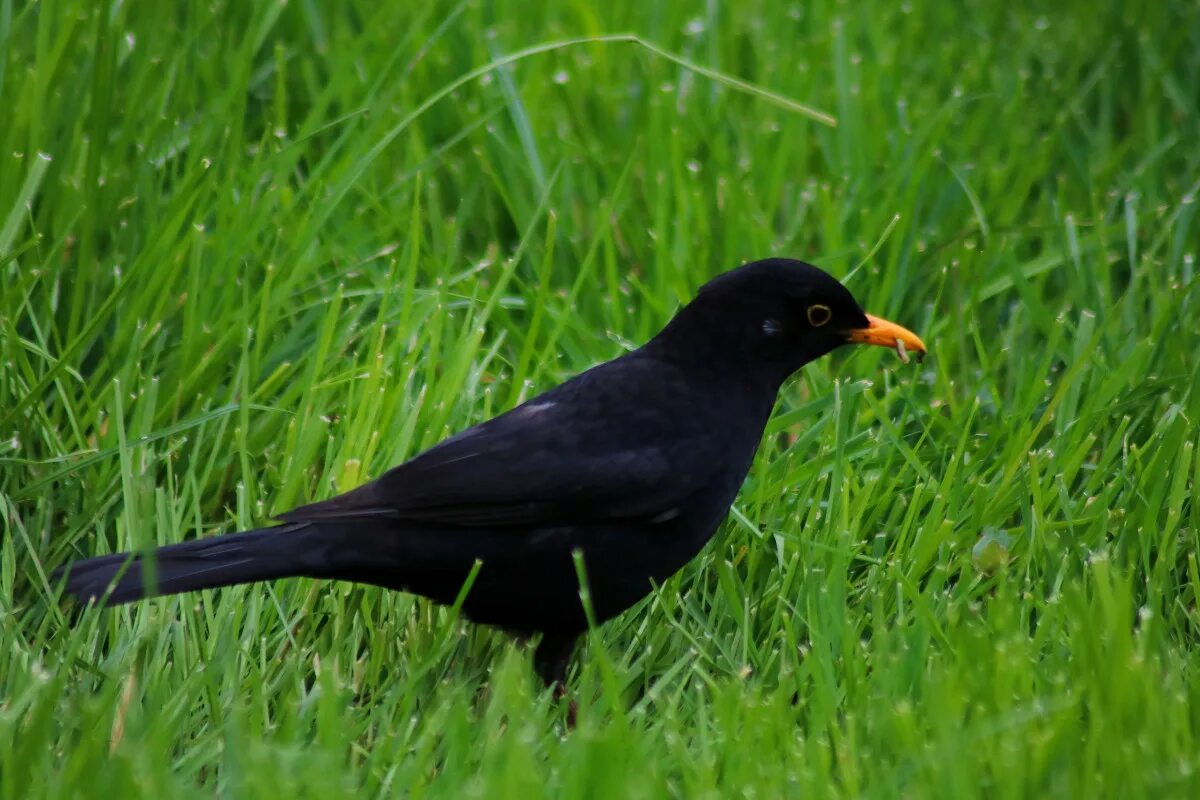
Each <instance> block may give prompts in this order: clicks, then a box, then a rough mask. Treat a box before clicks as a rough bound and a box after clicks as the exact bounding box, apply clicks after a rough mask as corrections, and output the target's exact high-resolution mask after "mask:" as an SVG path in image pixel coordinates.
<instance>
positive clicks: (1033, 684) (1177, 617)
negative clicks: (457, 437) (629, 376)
mask: <svg viewBox="0 0 1200 800" xmlns="http://www.w3.org/2000/svg"><path fill="white" fill-rule="evenodd" d="M1051 6H1052V9H1051V8H1050V7H1043V6H1042V4H1026V3H1021V2H1011V1H1009V0H975V1H974V2H969V3H962V4H958V3H938V2H932V1H930V2H926V1H925V0H911V1H910V2H904V3H895V2H890V0H889V1H885V0H865V1H864V2H860V3H847V2H803V3H802V2H795V3H786V2H772V3H745V4H733V3H729V4H720V3H717V2H708V3H698V2H697V3H677V4H669V5H668V4H657V3H648V2H630V1H629V0H609V2H606V3H603V4H598V5H597V4H592V3H586V2H579V1H576V2H567V3H562V4H553V6H552V7H550V8H543V7H541V6H539V5H534V4H530V3H528V2H516V1H515V0H495V1H494V2H482V1H479V2H460V3H457V4H450V3H422V4H417V3H403V2H388V3H377V2H348V3H339V4H323V3H312V2H291V3H286V4H284V3H277V2H267V3H257V4H254V3H235V2H229V1H227V0H215V1H214V2H204V3H201V2H179V3H153V4H147V3H136V4H135V3H109V4H101V5H98V4H94V3H90V2H83V0H57V1H56V2H49V0H44V1H43V2H40V3H16V4H13V3H11V2H4V1H0V43H2V45H0V47H2V50H3V58H2V60H0V108H3V109H4V111H3V112H2V116H3V123H2V124H0V364H2V365H3V366H2V368H0V517H2V518H3V520H4V523H3V538H2V539H0V797H4V798H31V797H67V796H76V797H84V796H104V797H118V796H119V797H139V796H144V797H212V796H214V794H217V793H220V794H221V796H228V797H272V796H281V797H284V796H286V797H302V796H313V797H326V798H328V797H341V796H350V795H353V796H359V797H377V796H396V795H400V794H411V795H413V796H431V797H464V796H482V797H489V798H496V797H530V796H539V795H542V796H548V797H573V796H594V797H639V796H641V797H658V796H675V797H688V798H693V797H725V796H731V795H746V796H751V795H753V796H758V797H783V796H793V797H794V796H806V797H807V796H837V797H862V796H905V797H962V796H971V795H984V796H990V797H1017V796H1047V795H1052V796H1069V797H1085V796H1109V797H1113V796H1121V797H1133V796H1139V795H1147V794H1149V795H1153V796H1155V797H1163V796H1171V795H1174V796H1181V797H1184V796H1196V792H1197V791H1198V790H1200V777H1198V776H1197V770H1200V741H1198V740H1200V704H1198V702H1197V701H1198V700H1200V680H1198V679H1197V670H1198V668H1200V658H1198V657H1197V655H1196V653H1195V651H1194V645H1195V643H1196V641H1197V634H1198V633H1200V609H1198V607H1197V600H1198V598H1200V565H1198V563H1197V551H1198V549H1200V548H1198V545H1200V541H1198V538H1200V504H1197V503H1196V501H1195V494H1196V491H1197V490H1196V482H1197V477H1198V476H1200V457H1198V456H1197V452H1196V444H1197V440H1198V439H1200V429H1198V427H1197V423H1198V422H1200V386H1198V382H1200V377H1198V375H1200V371H1198V369H1197V362H1196V353H1197V350H1198V347H1197V345H1198V344H1200V323H1198V322H1197V319H1198V312H1200V288H1198V286H1200V284H1198V282H1197V279H1196V261H1195V260H1196V252H1197V249H1198V247H1200V221H1198V220H1197V215H1196V209H1197V203H1196V202H1195V199H1196V193H1197V191H1198V189H1200V149H1198V148H1197V146H1196V142H1197V141H1198V140H1200V139H1198V137H1200V100H1198V98H1200V10H1198V7H1197V6H1196V5H1195V4H1193V3H1186V2H1172V1H1170V0H1168V1H1167V2H1159V3H1149V4H1140V5H1138V4H1132V3H1125V2H1115V1H1114V2H1100V3H1094V2H1082V1H1080V2H1065V3H1057V4H1051ZM626 32H633V33H636V34H637V35H638V36H640V37H642V39H643V40H644V41H641V42H639V41H635V40H633V39H632V38H630V37H624V38H605V37H606V35H608V34H615V33H626ZM539 46H540V47H539ZM824 115H829V116H831V117H832V118H834V119H835V120H836V127H833V126H831V125H830V124H829V123H830V122H832V121H834V120H831V119H829V118H828V117H826V116H824ZM769 255H784V256H791V257H798V258H804V259H806V260H809V261H812V262H814V263H816V264H819V265H821V266H823V267H825V268H826V269H827V270H829V271H831V272H832V273H834V274H835V275H837V276H839V277H841V278H842V279H844V280H845V282H846V283H847V285H848V286H849V287H850V288H851V290H852V291H853V292H854V293H855V294H856V295H857V296H858V297H859V299H860V300H861V301H862V303H863V304H864V305H865V306H866V307H867V308H868V309H869V310H871V311H873V312H874V313H877V314H880V315H883V316H886V317H888V318H890V319H895V320H897V321H899V322H901V323H902V324H904V325H906V326H908V327H910V328H912V329H914V330H916V331H917V332H919V333H920V334H921V335H922V336H923V338H924V339H925V341H926V342H927V343H928V344H929V345H930V347H931V351H932V353H931V357H930V358H929V359H928V360H927V361H926V362H925V363H924V364H923V365H920V366H917V365H908V366H905V365H903V364H901V363H900V362H899V361H898V359H896V357H895V354H893V353H889V352H887V351H884V350H882V349H875V348H872V349H871V350H870V351H869V352H868V351H866V350H862V349H860V350H857V351H853V352H850V351H847V352H844V353H839V354H838V355H836V356H835V357H833V358H831V359H826V360H824V361H822V362H820V363H817V364H814V365H812V366H810V367H808V368H807V369H805V370H804V371H803V373H802V374H800V375H799V376H797V377H796V378H795V379H794V380H793V381H792V382H790V383H789V384H788V386H787V387H786V388H785V391H784V392H783V393H782V395H781V397H780V400H779V407H778V408H777V410H776V413H775V416H774V418H773V421H772V423H771V426H770V428H769V431H768V435H767V437H766V438H765V440H764V442H763V446H762V448H761V449H760V452H759V454H758V457H757V459H756V461H755V464H754V467H753V469H752V471H751V474H750V477H749V478H748V480H747V482H746V485H745V487H744V489H743V491H742V493H741V495H740V497H739V499H738V501H737V503H736V505H735V507H734V509H733V512H732V513H731V515H730V519H729V521H728V523H727V524H726V525H725V526H724V527H723V528H722V530H721V532H720V533H719V534H718V536H717V538H716V540H715V541H714V542H713V543H712V544H711V545H710V546H709V547H708V548H707V549H706V550H705V551H704V552H703V553H702V555H700V556H699V557H698V558H697V559H696V560H695V561H694V562H693V563H692V564H691V565H689V566H688V567H687V568H686V569H684V570H683V572H682V573H681V574H680V575H678V576H677V577H675V578H673V579H671V580H670V581H668V582H667V583H666V584H665V585H663V586H661V587H660V588H659V589H658V590H657V591H656V592H655V593H654V594H653V595H652V596H651V597H650V598H649V599H648V600H647V601H646V602H645V603H643V604H642V605H640V606H638V607H636V608H635V609H633V610H631V611H630V612H628V613H626V614H624V615H623V616H621V617H620V618H619V619H617V620H615V621H613V622H612V623H610V624H608V625H606V626H604V627H602V628H601V629H599V630H597V631H595V632H594V633H592V634H590V635H589V637H588V638H587V641H586V642H585V643H584V646H583V647H581V650H580V653H579V656H578V658H577V660H576V664H577V668H576V670H575V672H574V673H573V678H572V683H571V689H572V691H573V693H574V696H575V697H576V698H577V700H578V705H579V724H578V727H577V729H576V730H574V731H573V732H570V733H568V732H565V731H564V720H565V709H564V706H563V704H561V703H556V702H555V701H554V700H553V698H551V697H550V695H549V693H548V692H546V691H543V690H542V689H541V688H540V687H539V686H538V685H537V684H536V682H535V681H534V680H533V678H532V676H531V674H530V668H529V667H530V654H529V651H528V649H527V647H525V646H523V645H521V644H520V643H514V642H513V641H512V640H511V639H509V638H508V637H506V636H505V635H503V634H501V633H497V632H493V631H488V630H483V629H477V628H472V627H470V626H468V625H467V624H466V623H463V622H462V621H461V620H459V619H457V618H456V617H455V615H454V614H453V613H452V612H450V611H447V610H444V609H438V608H434V607H432V606H430V605H428V604H425V603H424V602H421V601H416V600H414V599H413V598H411V597H407V596H403V595H398V594H389V593H387V592H384V591H381V590H377V589H368V588H359V587H352V586H348V585H328V584H319V583H317V582H314V581H309V580H300V579H297V580H289V581H283V582H280V583H278V584H274V585H270V586H267V585H257V586H251V587H239V588H236V589H229V590H222V591H216V592H206V593H203V594H200V595H194V596H188V597H183V598H172V599H163V600H156V601H153V602H148V603H144V604H141V605H137V606H133V607H127V608H122V609H119V610H116V611H113V612H103V613H102V612H95V611H91V612H86V613H81V612H80V611H79V610H78V609H76V608H75V607H73V606H71V605H70V604H68V603H65V602H63V601H61V600H60V598H58V597H57V593H56V588H55V587H54V586H53V585H51V583H50V581H49V572H50V570H52V569H53V568H54V567H56V566H58V565H59V564H61V563H63V562H64V561H65V560H67V559H69V558H72V557H77V556H79V555H92V554H98V553H104V552H110V551H112V550H113V549H115V548H128V547H141V546H145V545H149V544H152V543H156V542H158V543H166V542H174V541H179V540H181V539H184V538H187V537H192V536H196V535H199V534H201V533H204V534H209V533H214V532H217V531H220V530H233V529H236V528H239V527H246V526H252V525H255V524H258V523H261V522H263V521H264V520H266V519H267V518H268V517H269V516H270V515H271V514H272V513H277V512H280V511H283V510H286V509H287V508H289V507H291V506H293V505H296V504H298V503H301V502H304V501H308V500H314V499H319V498H322V497H325V496H328V495H329V494H331V493H333V492H334V491H337V490H341V489H346V488H349V487H351V486H354V485H357V484H358V483H360V482H362V481H363V480H365V479H366V478H367V477H369V476H371V475H375V474H378V473H379V472H380V471H382V470H383V469H385V468H386V467H387V466H388V465H390V464H394V463H396V462H398V461H400V460H402V459H404V458H406V457H408V456H410V455H412V454H413V453H415V452H417V451H418V450H419V449H421V448H423V447H425V446H428V445H430V444H432V443H434V442H436V441H437V440H439V439H441V438H443V437H445V436H446V435H448V434H449V433H451V432H453V431H456V430H460V429H462V428H463V427H466V426H467V425H469V424H471V423H473V422H475V421H478V420H480V419H483V418H485V417H487V416H489V415H492V414H494V413H496V412H497V411H500V410H502V409H505V408H509V407H511V406H512V405H513V404H514V403H516V402H517V401H518V400H519V399H521V398H523V397H527V396H529V395H530V393H532V392H536V391H538V390H541V389H544V388H547V387H549V386H551V385H553V384H555V383H557V382H558V381H560V380H562V379H563V378H564V377H565V376H568V375H571V374H573V373H575V372H578V371H579V370H581V369H583V368H585V367H587V366H589V365H591V364H593V363H596V362H598V361H601V360H604V359H607V358H611V357H612V356H614V355H616V354H618V353H620V352H621V351H622V350H623V349H625V348H628V347H632V346H635V345H636V344H637V343H640V342H641V341H643V340H645V339H646V338H647V337H648V336H649V335H651V334H652V333H653V332H654V331H655V330H657V328H658V327H659V326H660V325H662V324H663V322H664V321H665V320H666V319H668V318H669V316H670V315H671V313H672V312H673V311H674V310H675V309H676V308H677V307H678V306H679V304H680V303H681V302H683V301H685V300H686V299H687V298H688V297H689V296H690V295H691V293H692V292H693V291H694V290H695V288H696V287H697V286H698V285H699V284H700V283H702V282H703V281H704V280H705V279H707V278H708V277H711V276H712V275H713V274H715V273H717V272H719V271H721V270H723V269H727V268H729V267H732V266H735V265H737V264H738V263H741V262H743V261H747V260H752V259H755V258H761V257H765V256H769ZM681 413H686V410H683V411H681Z"/></svg>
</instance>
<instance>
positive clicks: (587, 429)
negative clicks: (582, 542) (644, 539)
mask: <svg viewBox="0 0 1200 800" xmlns="http://www.w3.org/2000/svg"><path fill="white" fill-rule="evenodd" d="M615 363H616V362H610V365H612V364H615ZM610 365H605V366H610ZM631 371H633V372H634V373H635V374H633V375H629V374H628V373H629V372H631ZM639 371H640V370H638V369H637V368H636V365H635V366H630V365H624V366H623V367H622V368H620V369H609V370H603V369H600V368H597V369H596V370H592V371H591V372H590V373H584V374H583V375H581V376H579V377H578V378H576V379H574V380H573V381H571V382H568V383H567V384H563V385H562V386H560V387H558V388H557V389H554V390H551V391H550V392H547V393H546V394H544V395H541V396H540V397H537V398H534V399H533V400H530V401H528V402H526V403H525V404H523V405H521V406H518V407H517V408H514V409H513V410H512V411H509V412H507V413H505V414H502V415H500V416H498V417H495V418H494V419H491V420H489V421H487V422H485V423H483V424H481V425H477V426H476V427H474V428H470V429H468V430H466V431H464V432H463V433H460V434H458V435H457V436H454V437H452V438H450V439H447V440H446V441H444V442H442V443H441V444H439V445H437V446H435V447H433V448H431V449H429V450H427V451H425V452H424V453H421V454H420V455H418V456H416V457H415V458H413V459H412V460H411V461H408V462H405V463H404V464H401V465H400V466H398V467H395V468H393V469H391V470H390V471H388V472H386V473H384V474H383V475H382V476H380V477H379V478H378V479H376V480H374V481H372V482H370V483H367V484H365V485H363V486H361V487H359V488H357V489H354V490H352V491H350V492H347V493H345V494H342V495H339V496H337V497H333V498H330V499H329V500H325V501H323V502H320V503H314V504H312V505H308V506H303V507H301V508H298V509H295V510H293V511H290V512H288V513H286V514H283V515H282V516H281V517H280V518H281V519H283V520H286V521H289V522H298V521H313V520H320V519H345V518H350V517H393V518H398V519H404V520H412V521H424V522H431V523H443V524H449V525H466V526H500V527H503V526H516V525H531V524H538V525H556V524H571V523H580V522H588V521H601V520H606V519H635V518H645V519H652V518H654V517H656V516H659V515H663V514H671V512H672V511H673V510H675V509H677V508H678V504H679V503H682V502H684V501H685V500H686V498H687V497H688V496H689V495H691V494H692V493H693V492H695V491H696V490H697V489H698V488H700V487H703V486H704V485H705V484H706V483H707V482H708V480H709V478H710V477H711V475H712V473H714V472H715V471H716V464H717V462H718V460H719V458H714V457H713V456H714V454H713V453H710V452H709V451H710V450H715V449H717V448H716V447H715V445H714V442H713V435H712V431H711V430H708V429H706V428H705V427H704V426H703V425H702V424H700V423H699V422H698V421H697V420H696V419H695V418H694V417H691V416H688V415H686V414H681V413H679V409H678V408H672V407H671V406H670V403H669V402H666V403H664V401H669V400H670V399H672V398H671V397H670V395H671V394H672V393H671V392H670V390H669V388H664V386H663V384H662V382H661V380H660V381H659V382H657V383H655V384H647V383H646V382H645V381H644V380H637V379H636V378H638V377H639V376H638V375H637V374H636V373H637V372H639ZM623 377H625V378H629V380H621V378H623ZM659 377H660V378H661V376H659Z"/></svg>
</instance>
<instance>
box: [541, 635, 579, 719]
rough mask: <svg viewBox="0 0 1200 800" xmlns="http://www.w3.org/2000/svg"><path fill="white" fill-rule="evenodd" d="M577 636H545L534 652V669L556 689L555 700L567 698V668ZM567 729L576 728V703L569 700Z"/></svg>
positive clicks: (548, 684)
mask: <svg viewBox="0 0 1200 800" xmlns="http://www.w3.org/2000/svg"><path fill="white" fill-rule="evenodd" d="M576 638H577V637H575V636H556V635H554V634H550V633H547V634H544V635H543V636H542V640H541V641H540V642H538V646H537V649H536V650H534V652H533V668H534V670H535V671H536V672H537V674H538V677H539V678H541V679H542V681H544V682H545V684H546V685H547V686H553V687H554V699H555V700H562V699H563V698H565V697H567V667H568V666H570V664H571V652H572V651H573V650H574V649H575V639H576ZM567 727H568V728H574V727H575V701H574V700H570V699H568V700H567Z"/></svg>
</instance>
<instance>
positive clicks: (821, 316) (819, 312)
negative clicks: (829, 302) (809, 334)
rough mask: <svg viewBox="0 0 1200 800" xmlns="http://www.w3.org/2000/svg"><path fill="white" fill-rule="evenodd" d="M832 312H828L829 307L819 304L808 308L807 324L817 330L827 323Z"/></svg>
mask: <svg viewBox="0 0 1200 800" xmlns="http://www.w3.org/2000/svg"><path fill="white" fill-rule="evenodd" d="M832 316H833V312H832V311H830V310H829V306H823V305H821V304H820V303H817V304H816V305H811V306H809V307H808V324H809V325H812V326H813V327H814V328H819V327H821V326H822V325H824V324H825V323H826V322H829V319H830V317H832Z"/></svg>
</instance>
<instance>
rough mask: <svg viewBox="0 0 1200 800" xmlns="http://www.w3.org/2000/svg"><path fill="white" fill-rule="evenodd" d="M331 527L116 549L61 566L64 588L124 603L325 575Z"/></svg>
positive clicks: (273, 529) (82, 597) (292, 527)
mask: <svg viewBox="0 0 1200 800" xmlns="http://www.w3.org/2000/svg"><path fill="white" fill-rule="evenodd" d="M331 533H332V532H330V531H325V530H321V529H318V528H316V527H314V526H311V525H307V524H291V525H279V526H275V527H271V528H260V529H258V530H252V531H244V532H242V533H233V534H229V535H226V536H211V537H205V538H202V539H193V540H191V541H187V542H180V543H179V544H172V545H167V546H166V547H160V548H158V549H157V550H154V551H152V552H150V553H146V554H137V553H117V554H115V555H109V556H100V557H99V558H89V559H86V560H84V561H76V562H74V563H72V564H67V565H65V566H63V567H59V568H58V569H57V570H56V571H55V573H54V578H55V579H56V580H58V579H61V578H62V577H63V576H64V575H65V576H66V591H67V592H68V593H70V594H72V595H74V596H75V597H76V598H77V599H79V600H81V601H88V600H95V601H96V602H103V603H104V604H105V605H110V606H111V605H120V604H121V603H130V602H133V601H135V600H141V599H142V598H144V597H152V596H155V595H165V594H179V593H180V592H190V591H194V590H197V589H214V588H216V587H218V586H232V585H235V584H240V583H253V582H255V581H264V580H271V579H273V578H286V577H293V576H310V577H324V576H325V574H326V573H327V570H328V566H329V564H328V558H327V556H328V553H329V551H330V549H331V548H330V547H329V546H328V545H330V544H336V542H333V541H331V536H330V534H331Z"/></svg>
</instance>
